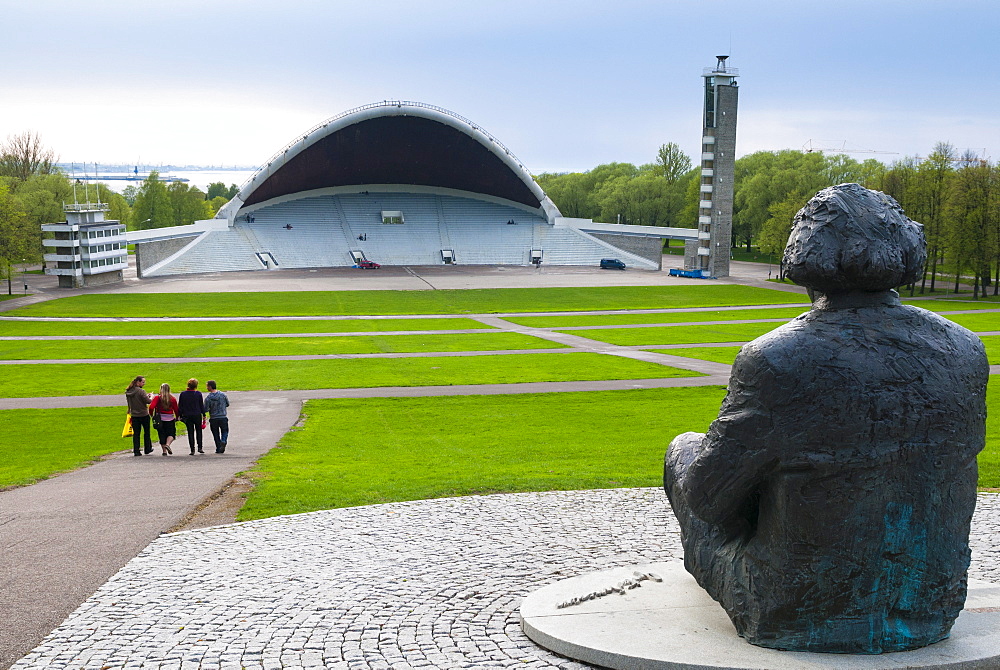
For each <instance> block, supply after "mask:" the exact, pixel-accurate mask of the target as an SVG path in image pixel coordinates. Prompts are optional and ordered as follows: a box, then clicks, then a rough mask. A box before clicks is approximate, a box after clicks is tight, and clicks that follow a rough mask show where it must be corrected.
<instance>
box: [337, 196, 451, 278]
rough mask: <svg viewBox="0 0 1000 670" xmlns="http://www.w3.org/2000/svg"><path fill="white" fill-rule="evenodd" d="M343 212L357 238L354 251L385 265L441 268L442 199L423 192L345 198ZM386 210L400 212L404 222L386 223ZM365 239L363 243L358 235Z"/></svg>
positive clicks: (341, 203) (352, 247)
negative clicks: (440, 208) (433, 266)
mask: <svg viewBox="0 0 1000 670" xmlns="http://www.w3.org/2000/svg"><path fill="white" fill-rule="evenodd" d="M337 197H338V199H339V200H340V205H341V209H342V211H343V212H344V215H345V217H346V218H347V224H348V226H349V227H350V230H351V233H353V235H354V239H352V240H351V241H350V245H351V249H356V250H359V251H361V252H363V253H364V255H365V258H367V259H368V260H372V261H375V262H377V263H382V264H384V265H440V264H441V249H443V248H444V247H443V246H442V245H441V232H440V228H439V218H440V217H439V216H438V206H437V200H436V198H437V197H438V196H435V195H430V194H421V193H372V194H370V195H365V194H357V195H341V196H337ZM383 211H400V212H402V213H403V219H404V221H405V222H404V223H402V224H399V225H395V224H383V223H382V212H383ZM359 235H360V236H363V237H364V238H365V239H363V240H359V239H357V238H358V236H359Z"/></svg>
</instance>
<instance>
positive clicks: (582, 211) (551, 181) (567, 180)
mask: <svg viewBox="0 0 1000 670" xmlns="http://www.w3.org/2000/svg"><path fill="white" fill-rule="evenodd" d="M535 181H537V182H538V185H539V186H541V187H542V190H543V191H545V193H546V195H548V196H549V197H550V198H551V199H552V202H554V203H555V204H556V207H558V208H559V211H560V212H562V215H563V216H568V217H572V218H575V219H582V218H588V217H587V214H588V212H589V209H588V204H587V203H588V196H589V195H590V192H589V190H588V183H587V182H588V179H587V175H585V174H583V173H581V172H570V173H566V174H552V173H543V174H540V175H538V176H537V177H536V178H535Z"/></svg>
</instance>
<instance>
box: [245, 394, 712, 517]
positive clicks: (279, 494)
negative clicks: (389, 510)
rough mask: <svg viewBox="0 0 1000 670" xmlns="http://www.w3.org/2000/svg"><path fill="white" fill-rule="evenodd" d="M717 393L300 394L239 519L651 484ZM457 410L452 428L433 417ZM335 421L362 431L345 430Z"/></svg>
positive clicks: (704, 421)
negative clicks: (676, 440) (301, 403)
mask: <svg viewBox="0 0 1000 670" xmlns="http://www.w3.org/2000/svg"><path fill="white" fill-rule="evenodd" d="M724 394H725V391H724V389H722V388H721V387H717V386H712V387H704V388H690V389H656V390H644V391H611V392H593V393H559V394H526V395H513V396H493V397H490V398H489V401H488V402H486V401H484V399H483V398H482V397H479V396H460V397H441V398H384V399H382V398H380V399H370V400H363V401H356V400H317V401H310V402H308V403H307V404H306V407H305V409H304V415H305V416H306V421H305V424H304V425H303V427H302V428H299V429H296V430H293V431H292V432H290V433H288V434H287V435H286V436H285V437H284V439H283V440H282V441H281V443H280V445H279V448H277V449H275V450H273V451H271V452H270V453H269V454H267V455H266V456H265V457H264V458H262V459H261V460H260V463H259V465H258V467H257V468H256V469H255V470H254V471H253V474H254V476H255V478H256V480H257V484H256V487H255V490H254V491H253V493H251V495H250V496H249V499H248V500H247V504H246V505H245V506H244V508H243V510H242V511H241V512H240V517H239V518H240V519H241V520H246V519H256V518H262V517H268V516H275V515H278V514H289V513H294V512H309V511H313V510H318V509H330V508H334V507H349V506H352V505H369V504H373V503H382V502H392V501H400V500H420V499H426V498H440V497H444V496H455V495H469V494H480V493H501V492H513V491H551V490H571V489H591V488H617V487H631V486H657V485H659V484H660V482H661V479H662V476H663V452H664V450H665V449H666V446H667V444H668V443H669V441H670V440H671V439H672V438H673V437H674V436H675V435H677V434H679V433H682V432H684V431H687V430H704V429H705V428H706V427H707V426H708V424H709V423H710V422H711V420H712V419H713V418H714V417H715V414H716V413H717V412H718V410H719V404H720V403H721V402H722V398H723V395H724ZM458 416H460V417H462V430H460V431H459V430H455V429H454V424H453V422H451V421H445V420H442V417H458ZM665 417H669V419H667V418H665ZM344 425H361V426H368V427H369V429H368V430H365V431H359V432H357V433H356V434H349V433H344V431H341V430H340V429H339V427H340V426H344ZM570 426H572V429H570V430H567V428H568V427H570ZM333 434H336V435H338V439H337V440H335V441H331V440H329V436H330V435H333Z"/></svg>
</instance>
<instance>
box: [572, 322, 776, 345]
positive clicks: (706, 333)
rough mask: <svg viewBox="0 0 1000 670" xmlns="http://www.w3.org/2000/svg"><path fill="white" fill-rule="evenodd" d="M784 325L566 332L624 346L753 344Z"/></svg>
mask: <svg viewBox="0 0 1000 670" xmlns="http://www.w3.org/2000/svg"><path fill="white" fill-rule="evenodd" d="M780 325H781V324H780V323H736V324H731V325H718V326H664V327H662V328H657V327H655V326H654V327H651V328H608V329H606V330H565V331H559V332H563V333H567V334H570V335H579V336H580V337H586V338H587V339H591V340H597V341H598V342H607V343H609V344H617V345H621V346H626V347H627V346H637V345H646V344H701V343H708V342H749V341H750V340H752V339H754V338H757V337H759V336H761V335H763V334H764V333H769V332H771V331H772V330H774V329H775V328H777V327H778V326H780Z"/></svg>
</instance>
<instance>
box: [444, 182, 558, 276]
mask: <svg viewBox="0 0 1000 670" xmlns="http://www.w3.org/2000/svg"><path fill="white" fill-rule="evenodd" d="M441 205H442V209H443V211H444V218H445V225H446V226H447V228H448V237H449V239H450V241H451V248H452V249H454V250H455V258H456V260H457V262H458V263H462V264H466V265H477V264H491V265H494V264H495V265H527V264H528V262H529V258H528V255H529V252H530V251H531V248H532V247H531V245H532V239H533V230H534V227H535V226H536V225H541V226H545V227H548V224H546V223H545V219H543V218H542V217H540V216H533V215H531V214H528V213H527V212H525V211H523V210H520V209H516V208H514V207H506V206H504V205H497V204H493V203H489V202H482V201H478V200H471V199H468V198H443V199H442V202H441ZM508 221H513V222H514V225H510V224H508V223H507V222H508Z"/></svg>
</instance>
